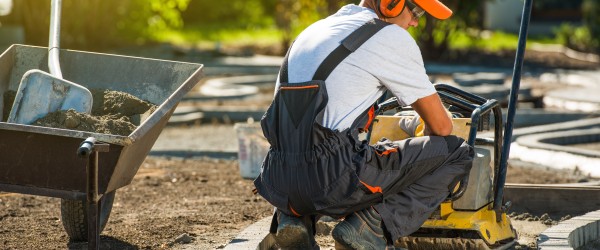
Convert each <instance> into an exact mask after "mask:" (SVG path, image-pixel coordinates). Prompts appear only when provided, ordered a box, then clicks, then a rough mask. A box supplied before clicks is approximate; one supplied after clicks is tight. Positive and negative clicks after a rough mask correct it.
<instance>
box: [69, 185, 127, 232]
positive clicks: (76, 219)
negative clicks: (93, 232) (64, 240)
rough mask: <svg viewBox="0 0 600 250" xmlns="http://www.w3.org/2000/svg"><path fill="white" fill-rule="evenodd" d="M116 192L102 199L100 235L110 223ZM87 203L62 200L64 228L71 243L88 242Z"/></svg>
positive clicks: (100, 203)
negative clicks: (109, 218)
mask: <svg viewBox="0 0 600 250" xmlns="http://www.w3.org/2000/svg"><path fill="white" fill-rule="evenodd" d="M115 192H116V191H112V192H110V193H107V194H105V195H103V196H102V198H101V199H100V202H99V205H100V214H99V217H100V218H99V223H100V230H99V232H98V233H102V230H104V227H105V226H106V223H107V222H108V217H109V216H110V211H111V210H112V206H113V201H114V200H115ZM86 203H87V202H86V201H85V200H69V199H61V201H60V215H61V218H62V223H63V227H64V228H65V231H66V232H67V234H68V235H69V238H70V239H71V241H87V240H88V231H87V230H88V221H87V219H88V216H87V204H86Z"/></svg>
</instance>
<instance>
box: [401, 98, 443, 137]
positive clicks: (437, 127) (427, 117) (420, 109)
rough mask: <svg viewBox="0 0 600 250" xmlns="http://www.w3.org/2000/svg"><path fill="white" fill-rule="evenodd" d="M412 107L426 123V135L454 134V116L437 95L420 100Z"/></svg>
mask: <svg viewBox="0 0 600 250" xmlns="http://www.w3.org/2000/svg"><path fill="white" fill-rule="evenodd" d="M411 107H412V108H413V109H414V110H415V111H416V112H417V113H418V114H419V116H420V117H421V119H423V121H424V122H425V128H424V134H425V135H437V136H447V135H450V133H452V118H451V117H452V116H451V115H449V112H448V111H447V110H446V108H444V105H443V104H442V101H441V100H440V97H439V96H438V94H437V93H435V94H432V95H429V96H426V97H423V98H420V99H418V100H417V101H415V102H414V103H413V104H412V105H411Z"/></svg>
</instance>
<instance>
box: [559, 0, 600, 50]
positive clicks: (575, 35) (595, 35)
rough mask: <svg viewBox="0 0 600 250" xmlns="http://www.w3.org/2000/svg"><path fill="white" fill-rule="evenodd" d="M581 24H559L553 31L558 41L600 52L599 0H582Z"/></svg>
mask: <svg viewBox="0 0 600 250" xmlns="http://www.w3.org/2000/svg"><path fill="white" fill-rule="evenodd" d="M581 10H582V13H583V26H579V27H577V26H575V25H572V24H569V23H563V24H561V25H560V26H559V27H558V28H557V29H556V30H555V31H554V32H555V34H556V39H557V40H558V42H559V43H561V44H563V45H565V46H567V47H569V48H572V49H575V50H578V51H584V52H596V53H600V2H598V1H597V0H584V1H583V3H582V5H581Z"/></svg>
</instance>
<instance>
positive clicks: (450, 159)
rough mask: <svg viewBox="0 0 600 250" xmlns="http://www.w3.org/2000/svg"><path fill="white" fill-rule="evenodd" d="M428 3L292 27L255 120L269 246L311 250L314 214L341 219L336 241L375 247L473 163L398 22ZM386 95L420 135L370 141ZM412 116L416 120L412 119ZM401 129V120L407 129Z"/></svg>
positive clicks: (431, 205)
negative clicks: (265, 147) (261, 138)
mask: <svg viewBox="0 0 600 250" xmlns="http://www.w3.org/2000/svg"><path fill="white" fill-rule="evenodd" d="M425 12H426V13H428V14H429V15H431V16H433V17H435V18H438V19H446V18H448V17H450V15H451V14H452V11H451V10H450V9H448V8H447V7H446V6H445V5H443V4H442V3H441V2H439V1H438V0H362V1H361V2H360V3H359V5H354V4H349V5H346V6H343V7H342V8H341V9H340V10H339V11H338V12H337V13H335V14H333V15H331V16H329V17H327V18H325V19H322V20H320V21H317V22H315V23H313V24H312V25H310V26H309V27H308V28H306V29H305V30H304V31H303V32H301V33H300V34H299V36H298V37H297V38H296V40H295V41H294V42H293V44H292V46H291V47H290V49H289V50H288V52H287V55H286V57H285V59H284V62H283V64H282V66H281V69H280V72H279V77H278V80H277V84H276V89H275V91H276V93H275V97H274V99H273V102H272V104H271V106H270V107H269V108H268V110H267V112H266V114H265V115H264V117H263V118H262V120H261V126H262V129H263V134H264V135H265V137H266V138H267V140H268V141H269V143H270V145H271V147H270V149H269V152H268V155H267V156H266V158H265V160H264V162H263V165H262V169H261V173H260V175H259V177H258V178H257V179H256V180H255V181H254V184H255V187H256V189H255V190H256V192H258V193H259V194H260V195H261V196H262V197H264V198H265V199H266V200H267V201H269V202H270V203H271V204H272V205H273V206H275V207H276V212H275V214H274V216H273V221H272V224H271V229H270V230H271V233H274V234H275V239H276V241H277V244H278V245H279V246H280V247H282V248H288V249H310V248H318V245H317V244H316V243H315V239H314V234H315V222H316V220H318V219H319V218H320V216H323V215H326V216H330V217H333V218H344V219H343V221H341V222H339V223H338V224H337V226H336V227H335V228H334V229H333V231H332V235H333V237H334V239H335V241H336V244H340V245H341V246H343V247H346V248H351V249H385V248H386V246H390V245H392V244H393V243H394V242H395V241H396V240H397V239H398V238H399V237H402V236H407V235H409V234H411V233H413V232H415V231H416V230H417V229H418V228H419V227H420V226H421V225H422V224H423V222H424V221H425V220H426V219H427V218H428V216H429V215H430V214H431V213H432V212H433V211H434V210H435V209H436V208H437V207H438V206H439V204H440V203H441V202H442V201H444V200H445V199H447V198H448V197H449V195H450V192H451V189H453V188H454V187H455V186H456V184H457V183H458V182H459V181H460V180H461V179H462V178H463V177H465V176H467V175H468V172H469V170H470V168H471V164H472V159H473V149H472V148H471V147H470V146H469V145H468V144H467V143H465V141H464V140H463V139H460V138H458V137H456V136H453V135H450V133H451V132H452V121H451V118H450V117H449V116H448V114H447V111H446V109H445V107H444V106H443V104H442V102H441V100H440V97H439V96H438V94H437V92H436V91H435V88H434V86H433V85H432V83H431V82H430V80H429V77H428V76H427V74H426V72H425V68H424V65H423V58H422V56H421V52H420V50H419V48H418V46H417V44H416V42H415V40H414V39H413V38H412V37H411V36H410V34H409V33H408V31H407V29H408V28H410V27H415V26H417V25H418V21H419V17H420V16H421V15H423V14H424V13H425ZM386 91H389V92H390V93H391V94H392V95H393V96H395V97H397V100H398V102H399V104H400V105H402V106H409V105H410V106H411V107H412V108H413V109H414V110H415V111H416V113H417V114H418V117H417V118H416V119H415V120H414V122H410V123H405V124H404V125H405V126H404V127H406V126H407V125H410V124H412V127H413V128H416V127H418V125H419V123H421V124H424V125H425V129H424V130H425V132H424V134H425V135H426V136H421V137H414V138H409V139H406V140H401V141H390V140H386V139H382V140H381V141H379V142H378V143H377V144H375V145H369V144H368V143H367V141H366V140H364V139H361V138H364V137H362V136H360V135H361V133H365V132H368V130H369V128H370V126H371V124H372V122H373V118H374V115H375V114H376V109H377V107H378V106H377V101H378V100H379V99H380V98H381V96H383V95H384V93H385V92H386ZM419 117H420V118H419ZM409 129H410V128H409Z"/></svg>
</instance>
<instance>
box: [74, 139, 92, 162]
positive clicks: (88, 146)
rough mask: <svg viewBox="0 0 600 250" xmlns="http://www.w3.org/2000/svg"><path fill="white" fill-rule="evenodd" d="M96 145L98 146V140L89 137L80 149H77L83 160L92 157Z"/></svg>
mask: <svg viewBox="0 0 600 250" xmlns="http://www.w3.org/2000/svg"><path fill="white" fill-rule="evenodd" d="M94 144H96V138H94V137H88V138H87V139H85V141H83V142H82V143H81V144H80V145H79V148H78V149H77V155H78V156H79V157H82V158H85V157H88V156H90V154H91V153H92V151H93V150H94Z"/></svg>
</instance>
